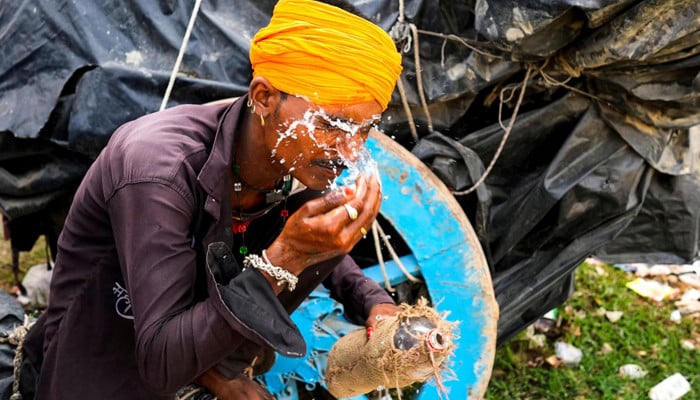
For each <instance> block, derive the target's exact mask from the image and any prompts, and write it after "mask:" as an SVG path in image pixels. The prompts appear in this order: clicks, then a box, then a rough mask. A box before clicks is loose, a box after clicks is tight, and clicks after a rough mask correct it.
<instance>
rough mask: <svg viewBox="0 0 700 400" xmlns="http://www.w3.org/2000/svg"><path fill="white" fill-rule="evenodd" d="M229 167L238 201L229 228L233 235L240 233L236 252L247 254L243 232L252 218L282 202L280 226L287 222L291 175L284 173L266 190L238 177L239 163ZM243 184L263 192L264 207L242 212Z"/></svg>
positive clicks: (261, 214)
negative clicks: (251, 211) (270, 188)
mask: <svg viewBox="0 0 700 400" xmlns="http://www.w3.org/2000/svg"><path fill="white" fill-rule="evenodd" d="M231 169H232V170H233V175H234V176H235V177H236V182H234V183H233V192H234V193H235V194H236V200H237V201H238V215H237V216H236V215H234V216H232V217H231V219H232V220H231V230H232V231H233V234H234V235H235V234H240V235H241V245H240V246H239V248H238V253H239V254H241V255H246V254H248V246H246V244H245V233H246V231H247V230H248V225H250V223H251V222H252V221H253V220H254V219H256V218H258V217H261V216H263V215H265V214H267V213H268V212H269V211H270V210H271V209H273V208H274V207H276V206H277V205H279V204H280V203H282V204H283V205H282V209H281V210H280V217H281V218H282V226H284V224H285V223H286V222H287V218H288V217H289V210H288V209H287V198H288V197H289V193H290V192H291V190H292V177H291V175H285V176H284V177H283V178H282V180H281V181H280V182H279V183H277V184H276V185H275V188H274V189H272V190H268V189H261V188H257V187H255V186H253V185H250V184H248V183H246V182H245V181H243V180H242V179H241V177H240V170H241V167H240V165H238V164H233V166H232V167H231ZM243 185H245V186H246V187H249V188H251V189H253V190H255V191H258V192H264V193H265V207H263V208H262V209H261V210H258V211H255V212H253V213H244V212H243V207H242V206H241V191H242V190H243Z"/></svg>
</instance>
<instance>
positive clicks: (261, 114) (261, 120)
mask: <svg viewBox="0 0 700 400" xmlns="http://www.w3.org/2000/svg"><path fill="white" fill-rule="evenodd" d="M260 125H261V126H263V127H265V118H263V113H260Z"/></svg>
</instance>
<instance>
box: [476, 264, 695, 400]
mask: <svg viewBox="0 0 700 400" xmlns="http://www.w3.org/2000/svg"><path fill="white" fill-rule="evenodd" d="M632 279H634V276H633V275H632V274H631V273H628V272H624V271H622V270H619V269H616V268H614V267H612V266H607V265H603V266H594V265H590V264H586V263H584V264H583V265H581V266H580V267H579V268H578V270H577V276H576V291H575V292H574V294H573V295H572V297H571V298H570V299H569V300H568V301H567V302H566V303H565V304H564V305H563V306H562V307H560V308H559V309H558V311H559V318H558V327H556V328H554V329H553V330H551V331H549V332H548V333H547V340H546V342H545V345H544V346H543V347H538V346H536V345H534V344H533V343H532V341H531V340H529V339H528V336H527V334H526V332H522V333H520V334H519V335H518V336H516V337H515V338H514V339H512V340H510V341H509V342H508V343H506V344H504V345H503V346H501V347H500V348H499V349H498V350H497V352H496V359H495V365H494V369H493V371H492V378H491V381H490V382H489V388H488V390H487V394H486V399H492V400H495V399H498V400H501V399H569V398H570V399H611V400H612V399H614V400H617V399H648V398H649V396H648V391H649V389H651V388H652V387H653V386H655V385H656V384H657V383H659V382H661V381H662V380H663V379H665V378H667V377H669V376H670V375H673V374H674V373H676V372H678V373H680V374H682V375H683V376H684V377H685V378H686V379H687V380H688V381H689V382H690V385H691V392H690V393H688V394H686V395H685V396H684V397H683V399H699V398H700V354H698V353H699V352H700V350H697V347H696V350H688V349H685V348H683V347H682V346H681V343H682V342H683V341H684V340H691V341H692V342H693V343H695V344H696V346H699V345H700V333H699V332H698V328H697V322H698V321H697V319H696V320H693V319H692V318H690V317H687V316H684V317H683V318H682V320H681V322H680V323H674V322H672V321H671V320H670V314H671V312H672V311H673V310H674V309H675V306H674V305H673V301H672V300H666V301H664V302H663V303H661V304H657V303H654V302H653V301H651V300H648V299H645V298H643V297H641V296H639V295H637V294H636V293H634V292H633V291H632V290H630V289H628V288H627V287H626V286H625V284H626V283H627V282H628V281H630V280H632ZM600 308H604V309H605V310H607V311H622V312H624V314H623V316H622V318H621V319H620V320H618V321H617V322H615V323H613V322H610V321H609V320H608V319H607V318H606V317H605V316H604V315H600V313H597V310H599V309H600ZM557 341H564V342H567V343H569V344H572V345H574V346H576V347H577V348H579V349H580V350H581V351H582V352H583V359H582V361H581V363H580V364H579V365H578V366H575V367H566V366H563V365H556V362H555V361H556V359H555V358H551V357H552V356H553V355H554V354H555V350H554V343H555V342H557ZM606 348H608V349H611V350H609V351H604V349H606ZM548 360H554V362H548ZM624 364H637V365H639V366H641V367H642V368H644V369H645V370H646V371H647V372H648V374H647V375H646V376H645V377H643V378H640V379H636V380H631V379H627V378H623V377H621V376H618V369H619V367H620V366H622V365H624Z"/></svg>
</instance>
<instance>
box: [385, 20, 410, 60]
mask: <svg viewBox="0 0 700 400" xmlns="http://www.w3.org/2000/svg"><path fill="white" fill-rule="evenodd" d="M411 25H413V24H411V23H409V22H406V21H404V20H401V19H399V20H398V21H396V23H395V24H394V26H392V27H391V29H390V30H389V36H390V37H391V39H392V40H393V41H394V43H396V46H397V48H398V49H399V51H400V52H402V53H408V52H409V51H411V44H412V43H413V39H412V36H411V35H412V28H411Z"/></svg>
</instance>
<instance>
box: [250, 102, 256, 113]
mask: <svg viewBox="0 0 700 400" xmlns="http://www.w3.org/2000/svg"><path fill="white" fill-rule="evenodd" d="M250 113H251V114H255V104H253V108H251V109H250Z"/></svg>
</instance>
